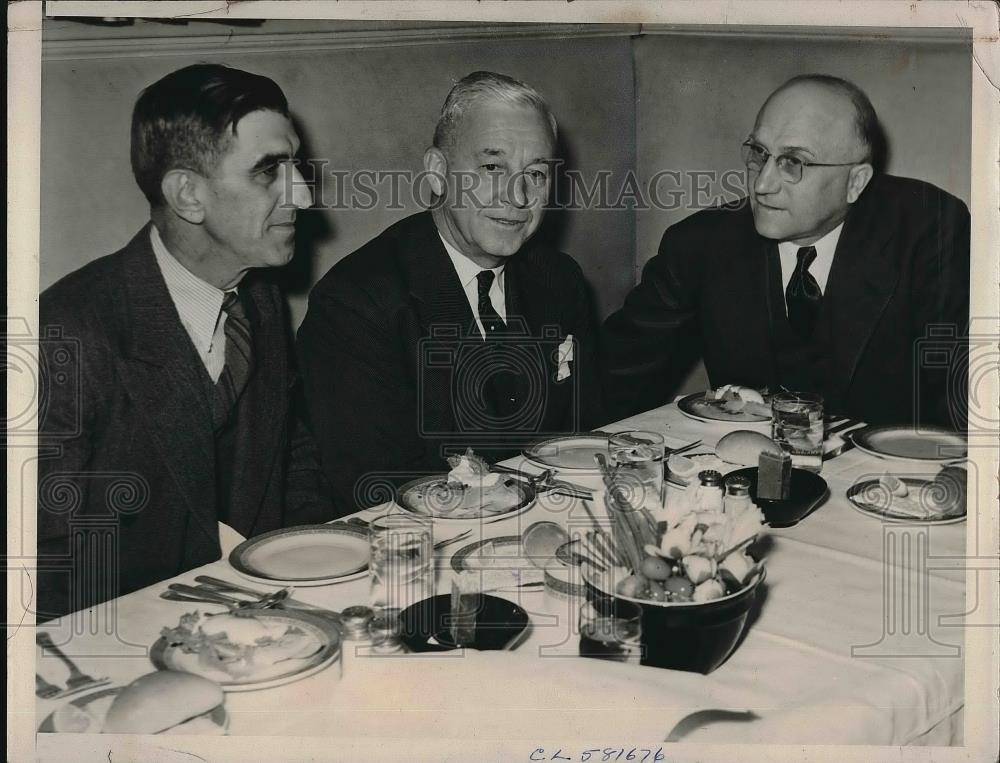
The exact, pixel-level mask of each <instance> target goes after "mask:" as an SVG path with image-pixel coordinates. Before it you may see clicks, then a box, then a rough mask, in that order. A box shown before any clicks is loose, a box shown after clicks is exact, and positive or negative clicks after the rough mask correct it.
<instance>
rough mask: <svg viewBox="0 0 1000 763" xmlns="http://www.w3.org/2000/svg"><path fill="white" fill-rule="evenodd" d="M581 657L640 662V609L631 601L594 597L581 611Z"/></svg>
mask: <svg viewBox="0 0 1000 763" xmlns="http://www.w3.org/2000/svg"><path fill="white" fill-rule="evenodd" d="M580 656H581V657H595V658H597V659H599V660H614V661H615V662H630V663H633V664H635V665H638V664H640V662H641V661H642V608H641V607H640V606H639V605H638V604H636V603H635V602H632V601H624V600H621V599H617V600H616V599H612V598H603V597H594V598H593V599H591V600H588V601H587V602H585V603H584V604H583V605H582V606H581V607H580Z"/></svg>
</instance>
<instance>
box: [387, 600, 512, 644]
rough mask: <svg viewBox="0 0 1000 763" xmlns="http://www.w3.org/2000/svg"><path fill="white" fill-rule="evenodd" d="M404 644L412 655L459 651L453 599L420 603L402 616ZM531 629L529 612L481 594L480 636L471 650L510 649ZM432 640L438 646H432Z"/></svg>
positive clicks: (477, 612)
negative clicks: (453, 624) (453, 625)
mask: <svg viewBox="0 0 1000 763" xmlns="http://www.w3.org/2000/svg"><path fill="white" fill-rule="evenodd" d="M399 620H400V626H401V628H402V641H403V643H404V644H405V645H406V646H407V648H408V649H409V650H410V651H411V652H447V651H449V650H451V649H457V648H458V647H457V646H456V645H455V644H454V642H453V641H452V638H451V596H450V595H447V594H443V595H441V596H432V597H431V598H429V599H424V600H423V601H418V602H417V603H416V604H414V605H412V606H410V607H407V608H406V609H404V610H403V612H402V614H401V615H400V616H399ZM527 627H528V613H527V612H525V611H524V610H523V609H521V608H520V607H519V606H517V604H515V603H514V602H512V601H507V600H506V599H500V598H497V597H496V596H488V595H487V594H479V606H478V607H477V608H476V634H475V638H474V639H473V642H472V643H471V644H464V645H463V646H467V647H469V648H470V649H480V650H500V649H506V648H507V647H508V646H509V645H510V644H511V643H513V641H514V640H515V639H516V638H517V637H518V636H520V635H521V634H522V633H523V632H524V629H525V628H527ZM431 638H433V639H434V641H436V642H437V643H432V642H431Z"/></svg>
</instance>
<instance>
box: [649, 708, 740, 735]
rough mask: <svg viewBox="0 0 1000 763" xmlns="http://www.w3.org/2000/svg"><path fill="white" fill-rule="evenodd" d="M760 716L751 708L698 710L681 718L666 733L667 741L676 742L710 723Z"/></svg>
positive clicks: (738, 721) (737, 721) (736, 720)
mask: <svg viewBox="0 0 1000 763" xmlns="http://www.w3.org/2000/svg"><path fill="white" fill-rule="evenodd" d="M759 717H760V716H759V715H757V714H756V713H754V712H752V711H751V710H715V709H712V710H698V711H697V712H694V713H691V714H690V715H686V716H684V717H683V718H681V719H680V720H679V721H678V722H677V724H676V725H675V726H674V728H673V729H672V730H671V731H670V733H669V734H667V737H666V740H665V741H667V742H678V741H680V740H681V739H682V738H684V737H686V736H687V735H688V734H690V733H691V732H692V731H695V730H696V729H700V728H701V727H702V726H707V725H708V724H710V723H719V722H722V721H727V722H736V723H747V722H749V721H755V720H757V719H758V718H759Z"/></svg>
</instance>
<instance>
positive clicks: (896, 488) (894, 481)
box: [878, 474, 910, 498]
mask: <svg viewBox="0 0 1000 763" xmlns="http://www.w3.org/2000/svg"><path fill="white" fill-rule="evenodd" d="M878 484H880V485H881V486H882V487H884V488H885V489H886V490H888V491H889V492H890V493H892V494H893V495H894V496H897V497H899V498H903V497H905V496H906V494H907V493H909V492H910V491H909V489H908V488H907V487H906V483H905V482H903V480H901V479H900V478H899V477H893V476H892V475H891V474H883V475H882V476H881V477H879V480H878Z"/></svg>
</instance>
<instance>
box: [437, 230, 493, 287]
mask: <svg viewBox="0 0 1000 763" xmlns="http://www.w3.org/2000/svg"><path fill="white" fill-rule="evenodd" d="M438 237H439V238H440V239H441V243H442V244H444V249H445V251H446V252H448V257H449V258H450V259H451V264H452V265H454V266H455V272H456V273H458V280H459V281H461V283H462V288H463V289H465V288H468V286H469V284H471V283H472V282H473V281H475V280H476V276H478V275H479V273H480V271H482V270H487V269H488V270H492V271H493V273H494V274H495V275H496V281H497V283H498V284H499V285H500V288H501V289H502V288H503V280H502V278H501V276H502V275H503V269H504V264H505V263H502V262H501V263H500V264H499V265H497V266H496V267H495V268H481V267H479V266H478V265H477V264H476V263H474V262H473V261H472V260H470V259H469V258H468V257H466V256H465V255H464V254H462V253H461V252H460V251H458V249H456V248H455V247H453V246H452V245H451V244H449V243H448V242H447V241H445V239H444V236H442V235H441V231H438Z"/></svg>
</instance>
